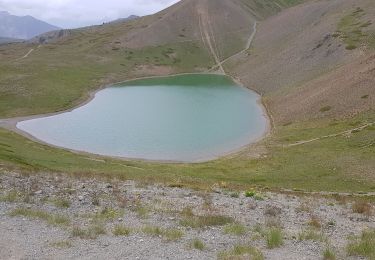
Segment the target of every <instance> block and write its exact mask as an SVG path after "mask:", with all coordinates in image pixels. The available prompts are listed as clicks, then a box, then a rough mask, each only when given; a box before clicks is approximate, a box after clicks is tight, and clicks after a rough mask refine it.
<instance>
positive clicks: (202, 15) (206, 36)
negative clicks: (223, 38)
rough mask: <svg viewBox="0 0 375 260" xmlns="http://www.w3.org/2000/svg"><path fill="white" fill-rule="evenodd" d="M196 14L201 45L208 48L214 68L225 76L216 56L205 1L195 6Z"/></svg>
mask: <svg viewBox="0 0 375 260" xmlns="http://www.w3.org/2000/svg"><path fill="white" fill-rule="evenodd" d="M197 12H198V16H199V27H200V28H199V29H200V31H201V35H202V41H203V43H204V44H205V45H206V46H207V47H208V49H209V50H210V52H211V54H212V56H213V57H214V59H215V62H216V64H217V65H216V67H218V68H219V70H220V72H221V73H223V74H225V71H224V68H223V66H222V65H221V62H220V59H219V56H218V48H217V44H216V41H215V37H214V32H213V30H212V26H211V20H210V16H209V13H208V7H207V2H206V1H200V2H199V3H198V4H197Z"/></svg>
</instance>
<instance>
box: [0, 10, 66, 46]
mask: <svg viewBox="0 0 375 260" xmlns="http://www.w3.org/2000/svg"><path fill="white" fill-rule="evenodd" d="M59 29H60V28H59V27H57V26H54V25H51V24H48V23H46V22H44V21H41V20H38V19H36V18H34V17H32V16H30V15H26V16H16V15H12V14H10V13H9V12H7V11H0V37H4V38H5V37H6V38H17V39H23V40H27V39H31V38H33V37H35V36H37V35H39V34H42V33H45V32H48V31H54V30H59Z"/></svg>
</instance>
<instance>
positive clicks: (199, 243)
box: [190, 238, 206, 251]
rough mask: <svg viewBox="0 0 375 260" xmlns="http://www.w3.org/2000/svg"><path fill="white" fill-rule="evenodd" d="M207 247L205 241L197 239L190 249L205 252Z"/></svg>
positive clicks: (191, 243)
mask: <svg viewBox="0 0 375 260" xmlns="http://www.w3.org/2000/svg"><path fill="white" fill-rule="evenodd" d="M205 247H206V245H205V244H204V243H203V241H202V240H200V239H198V238H195V239H193V240H192V241H191V242H190V248H193V249H197V250H201V251H203V250H204V249H205Z"/></svg>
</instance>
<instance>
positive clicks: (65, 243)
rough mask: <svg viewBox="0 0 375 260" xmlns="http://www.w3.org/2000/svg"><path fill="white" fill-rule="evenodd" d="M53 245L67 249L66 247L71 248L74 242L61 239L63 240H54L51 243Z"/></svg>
mask: <svg viewBox="0 0 375 260" xmlns="http://www.w3.org/2000/svg"><path fill="white" fill-rule="evenodd" d="M49 245H50V246H51V247H54V248H58V249H65V248H71V247H72V246H73V245H72V242H70V241H69V240H61V241H56V242H52V243H50V244H49Z"/></svg>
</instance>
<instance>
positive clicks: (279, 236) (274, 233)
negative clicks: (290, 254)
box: [266, 228, 284, 249]
mask: <svg viewBox="0 0 375 260" xmlns="http://www.w3.org/2000/svg"><path fill="white" fill-rule="evenodd" d="M266 241H267V247H268V248H270V249H273V248H277V247H280V246H282V245H283V244H284V241H283V233H282V230H281V229H280V228H271V229H270V230H269V231H268V232H267V234H266Z"/></svg>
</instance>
